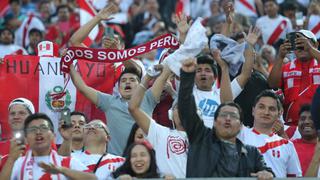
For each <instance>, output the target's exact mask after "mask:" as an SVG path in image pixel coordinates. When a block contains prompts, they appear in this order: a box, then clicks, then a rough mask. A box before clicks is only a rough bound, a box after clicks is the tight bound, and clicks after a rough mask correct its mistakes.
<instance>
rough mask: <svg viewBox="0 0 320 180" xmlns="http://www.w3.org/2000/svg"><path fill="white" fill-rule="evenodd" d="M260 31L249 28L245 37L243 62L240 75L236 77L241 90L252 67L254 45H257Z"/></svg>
mask: <svg viewBox="0 0 320 180" xmlns="http://www.w3.org/2000/svg"><path fill="white" fill-rule="evenodd" d="M260 35H261V31H260V30H259V29H258V28H257V27H255V28H252V27H250V29H249V32H248V35H247V36H246V43H247V44H246V49H245V51H244V58H245V62H244V64H243V66H242V69H241V73H240V74H239V75H238V76H237V77H236V78H237V81H238V83H239V85H240V86H241V88H244V86H245V85H246V83H247V82H248V80H249V78H250V76H251V72H252V69H253V65H254V59H255V50H254V45H255V44H256V43H257V41H258V38H259V36H260Z"/></svg>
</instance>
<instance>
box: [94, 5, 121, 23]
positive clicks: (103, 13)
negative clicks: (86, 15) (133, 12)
mask: <svg viewBox="0 0 320 180" xmlns="http://www.w3.org/2000/svg"><path fill="white" fill-rule="evenodd" d="M117 11H118V7H117V6H116V5H115V4H114V3H110V4H109V5H108V6H107V7H105V8H103V9H102V10H100V12H99V13H98V15H97V16H98V17H99V18H100V19H101V20H108V19H109V17H110V15H112V14H114V13H116V12H117Z"/></svg>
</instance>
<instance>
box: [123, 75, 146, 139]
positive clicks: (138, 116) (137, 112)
mask: <svg viewBox="0 0 320 180" xmlns="http://www.w3.org/2000/svg"><path fill="white" fill-rule="evenodd" d="M150 80H151V77H150V76H149V75H146V76H144V78H143V79H142V81H141V83H140V84H139V85H138V86H136V89H135V91H134V93H133V95H132V96H131V99H130V101H129V107H128V110H129V112H130V114H131V116H132V117H133V119H134V120H135V121H136V122H137V124H138V125H139V127H140V128H141V129H142V130H143V132H145V133H146V134H148V132H149V126H150V121H151V117H150V116H149V115H147V113H145V112H144V111H143V110H142V109H141V108H140V104H141V101H142V100H143V97H144V94H145V91H146V90H147V87H148V82H149V81H150Z"/></svg>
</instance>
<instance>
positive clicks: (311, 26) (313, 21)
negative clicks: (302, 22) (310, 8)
mask: <svg viewBox="0 0 320 180" xmlns="http://www.w3.org/2000/svg"><path fill="white" fill-rule="evenodd" d="M308 30H310V31H311V32H313V34H315V35H316V37H317V39H320V15H314V14H312V15H311V16H310V18H309V23H308Z"/></svg>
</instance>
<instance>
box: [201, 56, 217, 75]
mask: <svg viewBox="0 0 320 180" xmlns="http://www.w3.org/2000/svg"><path fill="white" fill-rule="evenodd" d="M197 64H208V65H210V67H211V69H212V72H213V74H214V76H217V74H218V70H217V66H216V65H215V64H214V59H213V58H212V57H211V56H209V55H202V56H199V57H197Z"/></svg>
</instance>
